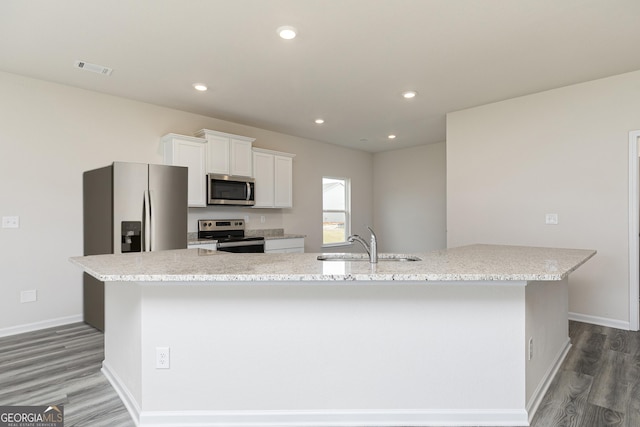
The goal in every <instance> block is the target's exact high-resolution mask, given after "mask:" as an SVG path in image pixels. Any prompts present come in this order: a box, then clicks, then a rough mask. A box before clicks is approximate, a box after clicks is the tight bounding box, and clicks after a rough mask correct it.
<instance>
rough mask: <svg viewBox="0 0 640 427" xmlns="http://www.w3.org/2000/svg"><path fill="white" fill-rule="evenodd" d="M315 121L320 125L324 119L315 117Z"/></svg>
mask: <svg viewBox="0 0 640 427" xmlns="http://www.w3.org/2000/svg"><path fill="white" fill-rule="evenodd" d="M315 122H316V124H317V125H321V124H323V123H324V119H316V120H315Z"/></svg>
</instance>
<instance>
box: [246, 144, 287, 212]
mask: <svg viewBox="0 0 640 427" xmlns="http://www.w3.org/2000/svg"><path fill="white" fill-rule="evenodd" d="M294 157H295V154H289V153H282V152H279V151H272V150H265V149H262V148H255V147H254V148H253V178H254V179H255V180H256V184H255V185H256V195H255V199H256V204H255V206H254V207H256V208H290V207H293V158H294Z"/></svg>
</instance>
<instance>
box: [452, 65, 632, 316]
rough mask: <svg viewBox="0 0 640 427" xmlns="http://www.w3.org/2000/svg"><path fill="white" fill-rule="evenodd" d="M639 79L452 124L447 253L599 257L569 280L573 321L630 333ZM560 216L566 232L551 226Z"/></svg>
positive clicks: (555, 93)
mask: <svg viewBox="0 0 640 427" xmlns="http://www.w3.org/2000/svg"><path fill="white" fill-rule="evenodd" d="M639 87H640V72H633V73H628V74H623V75H619V76H615V77H610V78H606V79H601V80H596V81H592V82H588V83H584V84H578V85H573V86H568V87H564V88H560V89H556V90H550V91H547V92H542V93H539V94H535V95H530V96H525V97H521V98H516V99H512V100H508V101H504V102H498V103H495V104H490V105H485V106H482V107H477V108H472V109H468V110H464V111H459V112H455V113H451V114H449V115H448V116H447V228H448V246H459V245H463V244H469V243H480V242H482V243H497V244H514V245H534V246H558V247H575V248H590V249H596V250H597V251H598V255H596V257H594V258H593V259H592V260H590V261H589V262H588V263H586V264H585V265H584V266H583V267H581V268H580V269H579V270H578V271H577V272H576V273H575V274H573V275H572V276H571V280H570V281H569V284H570V293H569V310H570V311H571V312H572V317H573V318H578V319H582V320H588V321H591V322H593V323H601V324H608V325H612V326H618V327H626V326H628V322H629V313H628V308H629V303H628V297H629V289H628V233H629V229H628V198H629V196H628V181H629V176H628V174H629V171H628V163H629V160H628V151H629V150H628V133H629V131H632V130H636V129H640V92H638V88H639ZM546 213H557V214H558V215H559V224H558V225H555V226H552V225H545V214H546Z"/></svg>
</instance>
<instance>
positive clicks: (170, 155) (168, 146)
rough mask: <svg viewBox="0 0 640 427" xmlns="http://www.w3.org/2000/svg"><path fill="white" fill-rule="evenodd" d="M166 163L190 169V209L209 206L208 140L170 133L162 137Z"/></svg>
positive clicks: (188, 197)
mask: <svg viewBox="0 0 640 427" xmlns="http://www.w3.org/2000/svg"><path fill="white" fill-rule="evenodd" d="M162 145H163V153H164V163H165V164H166V165H173V166H186V167H187V168H188V196H187V199H188V204H189V207H205V206H207V194H206V193H207V188H206V185H207V181H206V178H205V174H206V166H205V163H206V162H205V160H206V148H207V140H206V139H204V138H194V137H192V136H185V135H178V134H175V133H170V134H167V135H165V136H163V137H162Z"/></svg>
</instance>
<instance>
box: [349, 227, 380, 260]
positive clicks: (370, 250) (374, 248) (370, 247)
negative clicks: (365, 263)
mask: <svg viewBox="0 0 640 427" xmlns="http://www.w3.org/2000/svg"><path fill="white" fill-rule="evenodd" d="M367 228H368V229H369V231H370V232H371V243H370V244H369V243H367V242H365V241H364V239H363V238H362V237H360V236H358V235H357V234H352V235H351V236H349V237H348V238H347V241H348V242H349V243H353V242H358V243H360V244H361V245H362V246H363V247H364V250H365V251H367V254H369V262H370V263H371V264H375V263H377V262H378V240H377V238H376V233H374V232H373V230H372V229H371V227H367Z"/></svg>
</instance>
